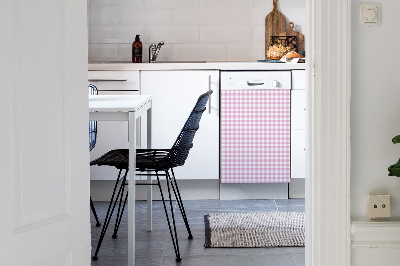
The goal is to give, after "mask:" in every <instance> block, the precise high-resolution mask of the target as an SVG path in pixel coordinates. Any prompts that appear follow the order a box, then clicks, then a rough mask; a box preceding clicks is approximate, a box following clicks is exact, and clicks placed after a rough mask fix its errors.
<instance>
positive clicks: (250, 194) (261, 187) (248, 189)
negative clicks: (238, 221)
mask: <svg viewBox="0 0 400 266" xmlns="http://www.w3.org/2000/svg"><path fill="white" fill-rule="evenodd" d="M220 198H221V200H238V199H287V198H288V183H263V184H221V185H220Z"/></svg>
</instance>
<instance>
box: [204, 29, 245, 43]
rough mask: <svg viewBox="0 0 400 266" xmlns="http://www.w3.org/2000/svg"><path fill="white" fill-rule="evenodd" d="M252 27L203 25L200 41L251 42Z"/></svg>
mask: <svg viewBox="0 0 400 266" xmlns="http://www.w3.org/2000/svg"><path fill="white" fill-rule="evenodd" d="M251 32H252V27H249V26H238V27H227V26H201V27H200V43H221V44H223V43H250V42H251V41H252V40H251V35H252V33H251Z"/></svg>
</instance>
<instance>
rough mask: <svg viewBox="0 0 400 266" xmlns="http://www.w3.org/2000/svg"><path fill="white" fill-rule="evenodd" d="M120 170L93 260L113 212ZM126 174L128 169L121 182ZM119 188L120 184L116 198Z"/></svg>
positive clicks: (95, 257) (119, 191) (95, 258)
mask: <svg viewBox="0 0 400 266" xmlns="http://www.w3.org/2000/svg"><path fill="white" fill-rule="evenodd" d="M121 172H122V169H120V170H119V174H118V178H117V181H116V182H115V186H114V190H113V193H112V196H111V200H110V204H109V205H108V210H107V215H106V219H105V221H104V224H103V228H102V230H101V234H100V239H99V241H98V242H97V248H96V252H95V253H94V256H93V257H92V259H93V260H97V259H98V257H97V255H98V253H99V250H100V247H101V244H102V242H103V239H104V235H105V234H106V231H107V228H108V225H109V223H110V220H111V216H112V214H113V212H114V209H115V205H116V204H117V201H115V202H114V196H115V191H116V189H117V186H118V183H119V181H120V177H121ZM127 174H128V170H126V171H125V175H124V177H123V179H122V182H125V180H126V176H127ZM121 189H122V188H121V186H120V188H119V190H118V193H117V196H116V199H118V198H119V195H120V193H121ZM113 202H114V204H113Z"/></svg>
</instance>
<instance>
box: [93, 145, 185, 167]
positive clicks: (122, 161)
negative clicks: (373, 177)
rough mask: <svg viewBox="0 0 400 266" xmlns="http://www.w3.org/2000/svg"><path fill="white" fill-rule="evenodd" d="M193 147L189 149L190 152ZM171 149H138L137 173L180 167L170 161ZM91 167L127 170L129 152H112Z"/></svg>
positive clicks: (101, 157)
mask: <svg viewBox="0 0 400 266" xmlns="http://www.w3.org/2000/svg"><path fill="white" fill-rule="evenodd" d="M191 147H192V145H191V146H190V147H189V148H187V150H189V149H190V148H191ZM170 153H171V149H137V150H136V170H137V171H143V172H144V171H149V170H150V171H165V170H168V169H171V168H173V167H176V166H178V165H177V164H175V163H174V162H173V161H172V160H168V154H170ZM90 165H99V166H100V165H108V166H114V167H115V168H117V169H120V170H121V169H124V170H127V169H128V166H129V150H128V149H116V150H111V151H109V152H107V153H105V154H103V155H102V156H100V157H99V158H97V159H95V160H93V161H91V162H90Z"/></svg>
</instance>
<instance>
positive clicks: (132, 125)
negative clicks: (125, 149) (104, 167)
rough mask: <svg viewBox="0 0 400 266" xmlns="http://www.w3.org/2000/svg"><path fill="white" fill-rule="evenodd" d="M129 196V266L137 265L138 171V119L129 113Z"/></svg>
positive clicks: (132, 113)
mask: <svg viewBox="0 0 400 266" xmlns="http://www.w3.org/2000/svg"><path fill="white" fill-rule="evenodd" d="M128 123H129V169H130V171H129V187H128V189H129V194H128V195H129V196H128V266H134V265H135V197H136V188H135V183H136V180H135V169H136V119H135V112H129V121H128Z"/></svg>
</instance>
